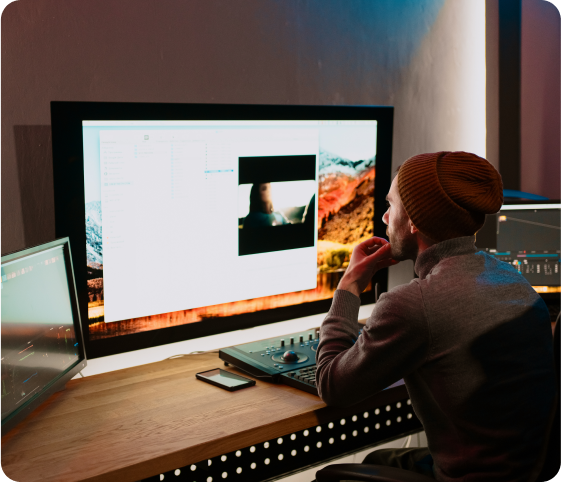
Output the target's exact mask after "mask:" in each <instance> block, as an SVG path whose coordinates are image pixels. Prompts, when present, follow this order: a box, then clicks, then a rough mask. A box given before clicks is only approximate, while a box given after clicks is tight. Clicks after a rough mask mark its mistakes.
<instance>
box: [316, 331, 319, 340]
mask: <svg viewBox="0 0 561 482" xmlns="http://www.w3.org/2000/svg"><path fill="white" fill-rule="evenodd" d="M316 338H317V339H318V340H319V330H316Z"/></svg>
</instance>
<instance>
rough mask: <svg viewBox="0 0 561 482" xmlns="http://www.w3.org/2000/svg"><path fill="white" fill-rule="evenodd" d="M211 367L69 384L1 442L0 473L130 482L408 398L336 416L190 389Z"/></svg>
mask: <svg viewBox="0 0 561 482" xmlns="http://www.w3.org/2000/svg"><path fill="white" fill-rule="evenodd" d="M219 366H223V363H222V362H221V361H220V360H219V359H218V355H217V354H203V355H192V356H187V357H182V358H176V359H172V360H164V361H161V362H158V363H151V364H148V365H142V366H138V367H134V368H128V369H125V370H119V371H115V372H110V373H104V374H100V375H95V376H91V377H87V378H81V379H76V380H72V381H70V382H69V383H68V384H67V389H66V390H64V391H62V392H59V393H57V394H55V395H53V396H52V397H51V398H50V399H49V400H48V401H47V403H45V404H44V405H43V406H41V407H40V408H39V409H38V410H36V411H35V412H34V413H33V414H32V415H31V416H29V417H28V418H27V419H26V420H25V421H24V422H23V423H22V424H21V425H19V426H18V427H16V429H14V430H12V431H11V432H10V433H8V434H7V435H5V436H4V437H3V438H2V467H3V470H4V472H5V473H6V475H8V476H9V477H11V478H12V479H13V480H16V481H18V482H32V481H41V482H47V481H53V482H65V481H76V480H87V481H116V480H118V481H120V482H126V481H137V480H140V479H143V478H146V477H149V476H152V475H156V474H160V473H163V472H166V471H169V470H173V469H176V468H178V467H183V466H185V465H188V464H192V463H196V462H200V461H202V460H206V459H208V458H212V457H216V456H219V455H221V454H224V453H228V452H231V451H233V450H237V449H238V448H243V447H248V446H250V445H252V444H257V443H260V442H263V441H266V440H271V439H272V438H276V437H281V436H284V435H286V434H290V433H293V432H295V431H298V430H303V429H305V428H309V427H312V426H315V425H317V424H318V423H323V422H327V421H331V420H336V419H338V418H340V417H342V416H347V415H351V414H353V413H357V411H358V410H364V407H370V408H372V407H374V406H379V405H382V404H386V403H391V402H393V401H396V400H402V399H404V398H406V397H407V392H406V390H405V387H404V386H403V385H400V386H397V387H394V388H390V389H387V390H384V391H383V392H381V393H380V394H378V395H376V396H375V397H373V398H372V399H370V400H368V401H366V402H363V403H361V404H360V405H356V406H354V407H352V408H346V409H335V408H331V407H326V405H325V404H324V403H323V402H322V401H321V400H320V399H319V398H318V397H316V396H314V395H311V394H308V393H305V392H302V391H299V390H296V389H294V388H291V387H287V386H284V385H275V384H271V383H267V382H263V381H257V385H256V386H254V387H250V388H247V389H243V390H240V391H236V392H227V391H225V390H222V389H220V388H218V387H214V386H212V385H209V384H207V383H204V382H202V381H199V380H196V379H195V373H197V372H201V371H205V370H209V369H212V368H216V367H219ZM230 369H231V368H230ZM232 371H236V370H234V369H232Z"/></svg>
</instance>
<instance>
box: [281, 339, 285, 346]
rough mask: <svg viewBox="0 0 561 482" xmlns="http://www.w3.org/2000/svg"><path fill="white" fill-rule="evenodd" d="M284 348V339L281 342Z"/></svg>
mask: <svg viewBox="0 0 561 482" xmlns="http://www.w3.org/2000/svg"><path fill="white" fill-rule="evenodd" d="M283 346H284V339H283V340H281V347H283Z"/></svg>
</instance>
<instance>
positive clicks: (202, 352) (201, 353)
mask: <svg viewBox="0 0 561 482" xmlns="http://www.w3.org/2000/svg"><path fill="white" fill-rule="evenodd" d="M205 353H218V350H209V351H192V352H191V353H180V354H177V355H172V356H170V357H167V358H164V360H172V359H173V358H181V357H184V356H190V355H204V354H205Z"/></svg>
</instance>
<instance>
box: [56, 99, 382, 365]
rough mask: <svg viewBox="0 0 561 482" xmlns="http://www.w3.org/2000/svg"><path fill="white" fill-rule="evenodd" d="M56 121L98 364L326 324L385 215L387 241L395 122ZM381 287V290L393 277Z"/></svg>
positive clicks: (350, 113) (254, 114)
mask: <svg viewBox="0 0 561 482" xmlns="http://www.w3.org/2000/svg"><path fill="white" fill-rule="evenodd" d="M52 112H53V157H54V164H55V196H56V198H55V202H56V213H57V234H62V233H63V232H64V233H66V234H67V235H69V236H71V239H72V236H76V237H77V239H79V236H80V234H79V233H78V232H77V231H76V226H79V228H78V229H83V236H82V241H81V242H79V244H80V246H81V249H83V252H82V256H80V255H79V254H78V255H77V256H78V258H77V259H76V263H75V264H76V265H78V264H81V265H82V266H83V267H84V273H83V276H79V275H78V274H77V277H78V285H79V286H80V285H83V286H81V289H83V292H84V293H83V294H84V298H85V299H86V303H84V305H85V306H86V307H87V314H86V316H85V319H86V320H87V327H85V328H87V330H85V332H86V333H87V343H88V354H90V353H92V354H91V355H89V356H90V357H95V356H102V355H104V354H111V353H118V352H121V351H128V350H131V349H137V348H143V347H146V346H152V345H156V344H162V343H170V342H173V341H180V340H182V339H188V338H195V337H198V336H204V335H205V334H213V333H220V332H225V331H232V330H234V329H239V328H243V327H248V326H256V325H260V324H265V323H270V322H274V321H281V320H284V319H290V318H296V317H300V316H306V315H309V314H313V313H319V312H322V311H327V309H328V308H329V304H330V300H331V298H332V297H333V293H334V291H335V289H336V287H337V284H338V282H339V280H340V278H341V277H342V274H343V273H344V270H345V268H346V266H347V265H348V262H349V259H350V254H351V253H352V249H353V248H354V246H356V245H357V244H358V243H360V242H361V241H363V240H365V239H367V238H368V237H371V236H372V235H374V234H375V232H376V215H378V217H379V220H378V224H379V226H378V235H382V236H383V235H384V234H383V233H384V226H383V224H382V223H381V216H382V214H383V199H384V196H385V194H386V193H387V190H388V188H389V184H390V164H391V127H392V108H385V107H346V106H344V107H342V106H330V107H326V108H324V107H320V106H309V107H307V106H218V105H208V106H205V105H185V104H183V105H177V104H176V105H173V106H170V105H165V104H95V103H62V102H60V103H53V104H52ZM75 137H78V139H79V148H80V150H79V151H78V149H77V146H76V144H77V143H76V142H75V139H74V138H75ZM73 139H74V140H73ZM69 144H72V146H70V145H69ZM72 150H73V152H74V154H75V157H76V163H75V165H74V166H72V170H73V171H74V172H73V173H69V172H68V169H67V168H66V167H67V165H65V164H67V163H65V159H68V158H69V157H70V158H71V157H72V155H69V154H70V152H72ZM65 168H66V169H65ZM80 174H81V176H80ZM78 185H81V186H80V187H81V189H80V187H78ZM62 186H65V187H66V190H64V191H65V194H61V191H62V190H63V188H62ZM68 186H72V188H71V189H72V191H73V192H71V193H68V190H67V188H68ZM378 191H379V192H380V193H381V199H379V200H378V202H376V199H377V198H376V193H377V192H378ZM80 196H82V199H83V201H82V206H83V210H82V216H83V217H82V219H81V220H79V219H78V216H79V214H78V206H77V205H74V204H73V203H77V202H78V201H76V198H79V197H80ZM72 198H73V199H72ZM376 205H378V208H377V206H376ZM69 213H70V216H69ZM384 271H385V270H384ZM373 283H378V285H379V290H380V291H384V290H385V289H386V286H387V273H386V272H383V273H381V274H380V275H379V276H378V278H376V279H374V280H373ZM372 287H373V285H372V284H371V285H370V286H369V287H368V289H367V292H366V293H365V294H364V295H363V296H364V300H365V301H374V300H373V290H372ZM79 290H80V288H79ZM79 292H80V291H79ZM90 345H91V347H92V349H90Z"/></svg>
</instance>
